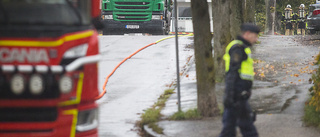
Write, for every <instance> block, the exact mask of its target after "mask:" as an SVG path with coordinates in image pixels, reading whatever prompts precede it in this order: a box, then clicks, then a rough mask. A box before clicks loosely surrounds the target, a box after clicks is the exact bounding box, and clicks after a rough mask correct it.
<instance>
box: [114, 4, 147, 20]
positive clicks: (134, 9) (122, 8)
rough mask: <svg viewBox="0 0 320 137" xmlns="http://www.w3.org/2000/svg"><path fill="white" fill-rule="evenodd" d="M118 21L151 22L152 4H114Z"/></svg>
mask: <svg viewBox="0 0 320 137" xmlns="http://www.w3.org/2000/svg"><path fill="white" fill-rule="evenodd" d="M114 5H115V8H116V10H115V11H116V12H114V20H116V21H149V20H151V14H152V12H151V5H152V3H151V2H114Z"/></svg>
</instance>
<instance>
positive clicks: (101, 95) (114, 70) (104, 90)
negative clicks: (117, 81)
mask: <svg viewBox="0 0 320 137" xmlns="http://www.w3.org/2000/svg"><path fill="white" fill-rule="evenodd" d="M154 44H157V43H151V44H149V45H147V46H144V47H142V48H141V49H139V50H137V51H136V52H134V53H133V54H131V55H130V56H128V57H126V58H125V59H123V60H122V61H121V62H120V63H119V64H118V65H117V66H116V67H115V68H114V69H113V70H112V72H111V73H110V74H109V75H108V76H107V78H106V81H105V82H104V84H103V91H102V92H101V93H100V95H99V96H98V97H96V100H98V99H100V98H102V97H103V95H104V94H106V93H107V90H106V86H107V83H108V80H109V78H110V77H111V76H112V75H113V74H114V72H116V70H117V69H118V68H119V67H120V66H121V65H122V64H123V63H124V62H125V61H127V60H128V59H130V58H131V57H133V56H134V55H136V54H137V53H138V52H140V51H141V50H143V49H145V48H147V47H150V46H152V45H154Z"/></svg>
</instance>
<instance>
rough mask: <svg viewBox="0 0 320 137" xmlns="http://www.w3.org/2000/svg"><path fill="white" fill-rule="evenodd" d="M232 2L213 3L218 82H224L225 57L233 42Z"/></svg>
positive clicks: (220, 0)
mask: <svg viewBox="0 0 320 137" xmlns="http://www.w3.org/2000/svg"><path fill="white" fill-rule="evenodd" d="M230 14H231V10H230V1H229V0H213V1H212V19H213V32H214V37H213V41H214V46H213V49H214V70H215V79H216V81H219V82H221V81H223V79H224V75H225V67H224V60H223V55H224V53H225V48H226V46H227V45H228V44H229V42H230V41H231V39H232V37H231V33H230V23H229V22H230Z"/></svg>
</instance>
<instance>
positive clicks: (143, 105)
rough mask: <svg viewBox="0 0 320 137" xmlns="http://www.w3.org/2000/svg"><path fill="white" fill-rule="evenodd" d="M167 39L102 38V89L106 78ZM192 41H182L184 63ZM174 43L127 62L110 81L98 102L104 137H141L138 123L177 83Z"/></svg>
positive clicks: (189, 52)
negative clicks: (117, 66) (120, 63)
mask: <svg viewBox="0 0 320 137" xmlns="http://www.w3.org/2000/svg"><path fill="white" fill-rule="evenodd" d="M165 37H167V36H100V37H99V42H100V53H101V54H102V55H103V60H102V61H101V62H99V88H100V89H102V85H103V83H104V80H105V78H106V76H107V75H108V74H109V73H110V72H111V71H112V70H113V68H114V67H115V66H116V65H117V64H118V63H119V62H120V61H122V60H123V59H124V58H126V57H127V56H129V55H130V54H132V53H134V52H135V51H136V50H138V49H139V48H141V47H144V46H146V45H148V44H150V43H153V42H155V41H157V40H159V39H162V38H165ZM190 42H191V41H190V40H189V39H187V38H186V37H181V38H180V43H179V44H180V46H179V47H180V54H181V55H180V59H181V61H180V63H181V66H183V64H184V62H185V60H186V58H187V57H188V56H190V55H192V54H193V52H191V51H188V50H185V48H184V47H185V45H186V44H188V43H190ZM175 67H176V65H175V47H174V39H169V40H166V41H163V42H161V43H158V44H156V45H154V46H152V47H149V48H147V49H145V50H143V51H142V52H140V53H138V54H137V55H136V56H134V57H133V58H131V59H130V60H128V61H127V62H125V63H124V64H123V65H121V66H120V68H119V69H118V70H117V71H116V72H115V74H114V75H113V76H112V77H111V78H110V79H109V83H108V85H107V94H106V95H105V96H104V97H103V98H102V99H100V100H99V101H98V103H99V105H100V106H99V107H100V117H99V118H100V120H99V121H100V125H99V136H100V137H136V136H139V135H138V132H137V131H136V130H137V129H136V128H135V122H136V121H137V120H139V119H140V116H141V113H143V110H145V109H147V108H149V107H150V106H152V105H153V104H154V102H156V100H157V98H158V97H159V95H161V94H162V93H163V92H164V90H165V89H168V85H169V84H170V83H172V81H174V80H175V76H176V73H175V72H176V69H175Z"/></svg>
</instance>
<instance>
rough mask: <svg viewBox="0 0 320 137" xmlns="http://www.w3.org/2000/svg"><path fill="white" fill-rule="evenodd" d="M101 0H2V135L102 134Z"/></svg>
mask: <svg viewBox="0 0 320 137" xmlns="http://www.w3.org/2000/svg"><path fill="white" fill-rule="evenodd" d="M99 7H100V0H0V137H69V136H70V137H74V136H76V137H82V136H98V133H97V132H98V131H97V126H98V109H97V108H98V105H97V104H96V102H95V101H96V97H97V96H98V94H99V91H98V87H97V86H98V84H97V83H98V82H97V80H98V74H97V62H98V60H99V58H100V56H99V54H98V52H99V47H98V34H97V31H96V28H95V26H98V25H97V24H99V23H98V20H99V18H100V8H99Z"/></svg>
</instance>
